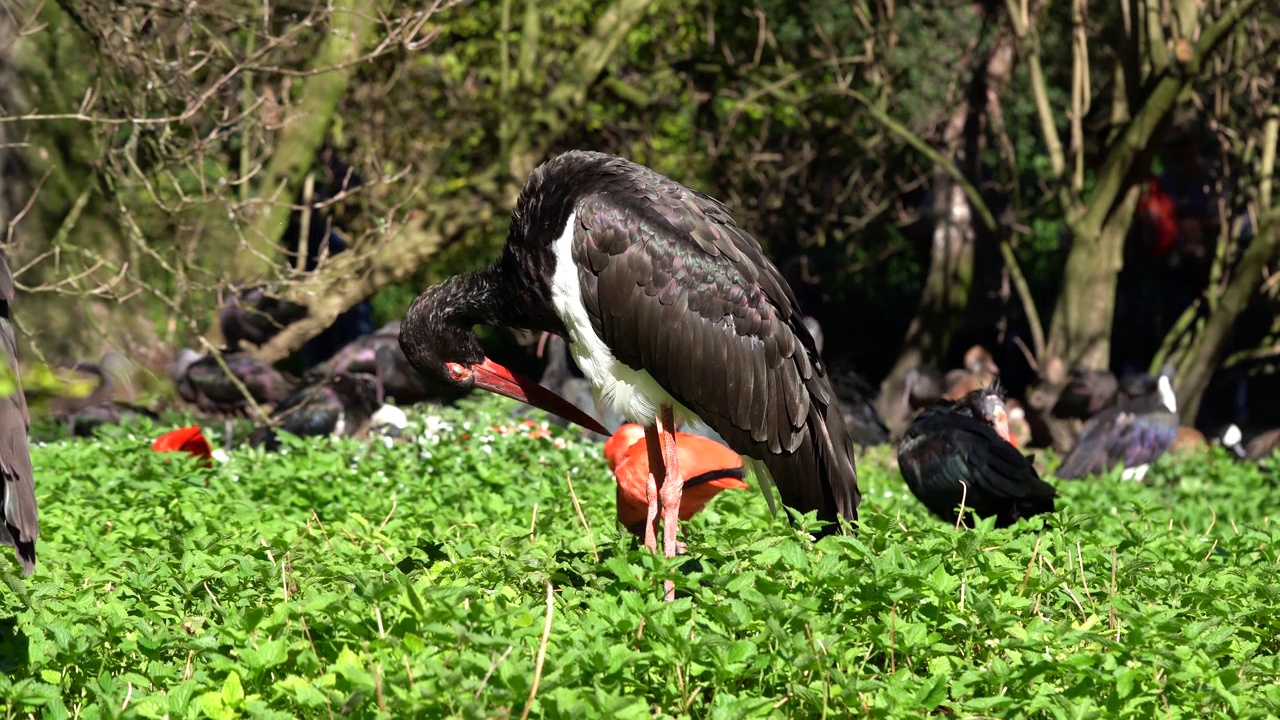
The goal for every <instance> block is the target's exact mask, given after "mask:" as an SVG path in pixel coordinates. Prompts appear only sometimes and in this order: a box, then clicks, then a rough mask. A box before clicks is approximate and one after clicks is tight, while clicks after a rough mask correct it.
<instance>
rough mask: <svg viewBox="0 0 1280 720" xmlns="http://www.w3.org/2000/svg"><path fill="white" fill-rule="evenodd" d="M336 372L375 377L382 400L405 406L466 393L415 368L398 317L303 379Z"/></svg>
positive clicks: (315, 379) (449, 399) (312, 379)
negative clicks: (403, 345)
mask: <svg viewBox="0 0 1280 720" xmlns="http://www.w3.org/2000/svg"><path fill="white" fill-rule="evenodd" d="M334 373H353V374H362V375H368V376H370V377H373V378H374V379H375V382H376V383H377V384H378V388H379V391H380V392H381V393H382V396H381V397H379V398H378V400H379V402H384V401H386V400H388V399H391V400H394V401H395V402H396V404H398V405H402V406H409V405H413V404H415V403H420V402H427V401H436V402H440V403H449V402H453V401H454V400H458V399H461V398H462V397H464V396H465V394H466V393H465V392H461V391H459V390H458V388H457V387H456V386H454V385H453V384H451V383H444V382H439V381H437V380H434V379H432V378H429V377H425V376H423V375H422V374H421V373H419V372H418V371H417V370H414V369H413V366H412V365H410V364H409V358H407V357H405V354H404V350H402V349H401V348H400V321H399V320H393V321H391V322H389V323H387V324H386V325H383V326H382V327H380V328H378V329H377V330H375V331H374V332H371V333H369V334H367V335H361V336H360V337H358V338H356V339H355V340H352V341H351V342H349V343H347V344H346V345H344V346H342V348H341V349H339V350H338V352H336V353H334V355H333V357H331V358H329V359H328V360H326V361H324V362H323V363H320V364H319V365H317V366H315V367H314V368H312V369H311V370H308V371H307V373H306V375H305V376H304V377H303V380H304V381H305V382H308V383H313V382H319V381H320V380H322V379H324V378H325V377H328V376H330V375H333V374H334Z"/></svg>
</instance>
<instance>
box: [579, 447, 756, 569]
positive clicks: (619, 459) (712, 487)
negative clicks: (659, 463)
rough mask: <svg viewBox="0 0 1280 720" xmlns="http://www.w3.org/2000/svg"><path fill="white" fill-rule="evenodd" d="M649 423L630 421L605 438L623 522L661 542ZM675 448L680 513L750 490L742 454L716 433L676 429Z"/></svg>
mask: <svg viewBox="0 0 1280 720" xmlns="http://www.w3.org/2000/svg"><path fill="white" fill-rule="evenodd" d="M643 440H644V428H642V427H640V426H639V425H636V424H635V423H626V424H625V425H623V426H622V427H620V428H618V431H617V432H616V433H614V434H613V437H611V438H609V439H608V440H606V441H605V443H604V455H605V458H606V459H607V460H608V462H609V469H610V470H612V471H613V477H614V479H615V480H617V482H618V522H620V523H622V526H623V527H625V528H626V529H627V530H628V531H629V532H631V534H632V535H635V536H636V537H638V538H641V539H644V541H645V542H647V543H650V544H656V542H657V540H656V539H657V528H656V527H655V526H654V525H655V523H656V522H657V517H655V516H654V515H650V514H649V510H650V508H651V507H652V506H651V505H650V503H649V500H648V498H647V497H646V493H647V492H648V489H647V488H648V478H649V475H650V470H649V448H648V447H647V443H644V442H642V441H643ZM676 452H677V453H678V454H679V459H680V471H681V472H682V473H683V474H684V489H683V490H682V492H681V496H680V519H681V520H688V519H689V518H692V517H693V516H694V515H697V514H698V513H699V512H700V511H701V510H702V509H703V508H704V507H706V506H707V503H709V502H711V500H712V499H713V498H715V496H716V495H719V494H720V493H721V492H722V491H724V490H745V489H746V488H747V483H746V482H745V481H743V478H744V477H745V470H744V469H743V464H742V457H741V456H739V455H738V453H736V452H734V451H733V450H730V449H729V448H728V447H726V446H725V445H722V444H720V443H718V442H716V441H715V440H712V439H711V438H707V437H703V436H701V435H692V434H689V433H683V432H678V433H676Z"/></svg>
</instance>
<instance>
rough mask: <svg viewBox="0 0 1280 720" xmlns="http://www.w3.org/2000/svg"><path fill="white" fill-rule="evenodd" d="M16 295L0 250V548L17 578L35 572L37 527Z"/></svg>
mask: <svg viewBox="0 0 1280 720" xmlns="http://www.w3.org/2000/svg"><path fill="white" fill-rule="evenodd" d="M16 295H17V293H16V292H15V287H14V284H13V273H12V272H11V271H10V270H9V259H8V258H7V257H6V256H5V254H4V251H3V250H0V346H2V347H3V350H4V360H5V362H6V363H7V364H8V375H9V377H10V378H12V380H11V382H13V383H14V388H13V390H12V391H11V392H9V393H7V394H5V395H4V396H3V397H0V507H3V508H4V522H3V523H0V544H4V545H10V546H12V547H13V548H14V549H15V550H16V551H17V553H18V562H19V563H21V564H22V575H23V577H30V576H31V573H33V572H35V569H36V537H37V536H39V535H40V523H39V518H38V517H37V514H38V513H37V511H36V484H35V474H34V473H33V472H32V471H31V451H30V449H29V448H28V446H27V432H28V430H30V427H31V418H30V417H29V416H28V415H27V398H26V396H24V395H23V394H22V382H21V379H20V377H19V370H18V339H17V337H16V336H15V335H14V332H13V318H12V316H11V315H10V314H9V313H10V310H11V307H10V305H11V304H12V303H13V300H14V298H15V297H16Z"/></svg>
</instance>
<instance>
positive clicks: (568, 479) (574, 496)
mask: <svg viewBox="0 0 1280 720" xmlns="http://www.w3.org/2000/svg"><path fill="white" fill-rule="evenodd" d="M564 480H565V482H567V483H569V497H570V498H572V499H573V509H574V511H575V512H577V513H578V521H579V522H581V523H582V527H584V528H586V530H587V542H588V543H590V544H591V557H592V558H594V559H595V561H596V562H597V563H599V562H600V553H598V552H596V540H595V536H594V535H592V534H591V526H590V525H588V524H587V516H586V515H583V514H582V506H581V505H579V504H578V493H576V492H574V491H573V478H571V477H569V471H567V470H566V471H565V473H564Z"/></svg>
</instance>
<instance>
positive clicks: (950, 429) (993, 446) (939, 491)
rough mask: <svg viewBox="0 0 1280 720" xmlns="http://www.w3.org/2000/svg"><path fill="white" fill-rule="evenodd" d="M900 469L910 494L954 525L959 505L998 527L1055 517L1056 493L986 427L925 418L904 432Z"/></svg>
mask: <svg viewBox="0 0 1280 720" xmlns="http://www.w3.org/2000/svg"><path fill="white" fill-rule="evenodd" d="M898 466H899V467H900V468H901V470H902V477H903V479H904V480H906V481H907V487H908V488H909V489H910V490H911V492H912V494H913V495H915V496H916V498H918V499H919V500H920V502H921V503H923V504H924V505H925V507H927V508H929V510H930V511H932V512H933V513H934V514H935V515H937V516H938V517H939V518H941V519H943V520H945V521H947V522H952V523H954V522H955V521H956V509H957V507H958V506H959V505H960V504H961V502H963V503H964V506H965V507H966V508H968V509H971V510H972V511H973V512H974V513H975V514H977V515H978V516H979V517H990V516H992V515H994V516H996V527H1007V526H1009V525H1012V524H1013V523H1014V522H1017V520H1018V519H1019V518H1023V517H1031V516H1032V515H1038V514H1040V513H1045V512H1053V510H1054V498H1055V497H1056V495H1057V492H1056V491H1055V490H1054V488H1053V486H1052V485H1049V484H1048V483H1047V482H1045V481H1044V480H1042V479H1041V478H1040V476H1039V475H1038V474H1037V473H1036V471H1035V468H1034V467H1033V466H1032V464H1031V460H1030V458H1028V457H1026V456H1024V455H1023V454H1022V453H1021V452H1019V451H1018V449H1017V448H1015V447H1014V446H1012V445H1010V444H1009V443H1007V442H1005V440H1004V439H1003V438H1001V437H1000V436H999V435H997V434H996V433H995V431H994V430H992V429H991V427H990V426H989V425H987V424H986V423H983V422H981V421H979V420H975V419H973V418H969V417H963V416H959V415H955V414H941V413H938V414H924V415H921V416H920V417H918V418H917V419H916V420H915V421H914V422H913V423H912V424H911V427H910V428H908V430H907V433H906V435H905V436H904V437H903V440H902V443H901V445H900V446H899V450H898Z"/></svg>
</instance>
